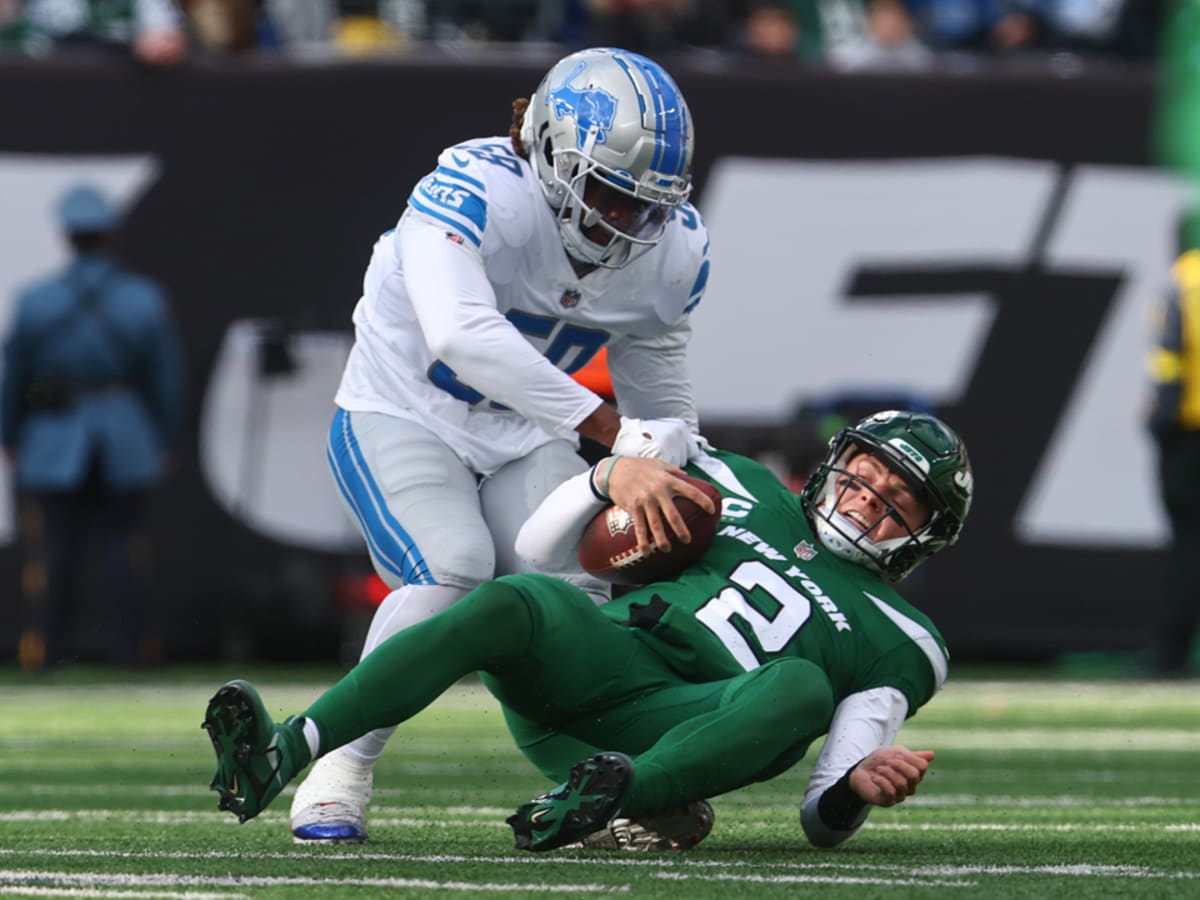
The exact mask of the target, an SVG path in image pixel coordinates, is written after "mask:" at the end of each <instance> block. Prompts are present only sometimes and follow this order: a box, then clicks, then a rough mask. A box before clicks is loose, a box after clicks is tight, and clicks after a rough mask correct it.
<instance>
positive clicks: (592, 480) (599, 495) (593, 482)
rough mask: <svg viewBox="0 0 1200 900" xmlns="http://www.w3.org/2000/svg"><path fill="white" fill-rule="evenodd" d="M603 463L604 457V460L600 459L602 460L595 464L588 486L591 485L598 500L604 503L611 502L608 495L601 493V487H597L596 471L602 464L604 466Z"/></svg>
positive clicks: (593, 494)
mask: <svg viewBox="0 0 1200 900" xmlns="http://www.w3.org/2000/svg"><path fill="white" fill-rule="evenodd" d="M603 464H604V460H603V459H602V460H600V462H598V463H596V464H595V465H594V466H592V474H591V476H590V477H589V478H588V487H590V488H591V489H592V496H593V497H595V498H596V499H597V500H600V501H602V502H604V503H608V502H609V499H608V497H606V496H605V495H604V494H602V493H600V488H598V487H596V473H597V471H598V470H599V469H600V466H602V465H603Z"/></svg>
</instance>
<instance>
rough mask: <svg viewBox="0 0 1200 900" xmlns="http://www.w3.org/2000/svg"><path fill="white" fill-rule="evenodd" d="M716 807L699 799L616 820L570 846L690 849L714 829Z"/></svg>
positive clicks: (593, 848)
mask: <svg viewBox="0 0 1200 900" xmlns="http://www.w3.org/2000/svg"><path fill="white" fill-rule="evenodd" d="M714 818H715V816H714V815H713V808H712V804H711V803H709V802H708V801H707V800H697V801H696V802H695V803H689V804H687V806H681V807H679V808H677V809H669V810H667V811H666V812H661V813H658V814H657V815H653V816H642V817H641V818H640V819H623V818H621V817H620V816H618V817H617V818H615V819H613V820H612V821H611V822H609V823H608V824H607V825H606V826H604V827H603V828H601V829H600V830H599V831H594V832H592V833H591V834H589V835H588V836H587V837H585V838H584V839H583V840H582V841H579V842H578V843H574V844H568V845H567V846H569V847H573V848H576V849H579V850H632V851H639V852H640V851H645V850H690V849H692V848H693V847H695V846H696V845H697V844H699V843H700V842H701V841H702V840H704V839H705V838H706V837H708V836H709V834H710V833H711V832H712V829H713V821H714Z"/></svg>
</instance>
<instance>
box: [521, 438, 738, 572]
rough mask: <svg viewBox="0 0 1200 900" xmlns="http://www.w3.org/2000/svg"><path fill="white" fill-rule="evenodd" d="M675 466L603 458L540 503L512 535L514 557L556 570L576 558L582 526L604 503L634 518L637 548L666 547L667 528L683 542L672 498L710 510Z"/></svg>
mask: <svg viewBox="0 0 1200 900" xmlns="http://www.w3.org/2000/svg"><path fill="white" fill-rule="evenodd" d="M684 474H685V473H684V471H683V469H680V468H679V467H678V466H674V465H671V464H670V463H667V462H663V461H662V460H658V459H641V458H638V457H626V456H621V457H612V456H610V457H606V458H605V459H602V460H600V462H598V463H596V465H594V466H593V467H592V468H591V469H590V470H589V471H587V472H581V473H580V474H578V475H576V476H575V477H573V478H570V479H568V480H567V481H565V482H563V483H562V484H560V485H559V486H558V487H557V488H555V489H554V490H553V491H551V492H550V495H549V496H547V497H546V499H545V500H543V501H542V502H541V504H540V505H539V506H538V508H537V509H535V510H534V511H533V514H532V515H531V516H530V517H529V518H528V519H527V520H526V522H525V524H524V525H523V526H521V531H520V532H519V533H518V534H517V541H516V551H517V554H518V555H519V556H521V557H522V558H523V559H525V560H527V561H529V562H530V563H532V564H533V565H535V566H537V567H540V568H550V569H561V568H565V567H567V566H568V565H570V564H571V563H572V562H573V561H574V558H575V552H576V547H577V546H578V544H579V538H580V536H581V535H582V534H583V529H584V526H585V525H587V523H588V522H589V521H591V519H592V517H593V516H595V515H596V513H598V512H599V511H600V510H602V509H604V508H605V507H606V506H608V504H609V503H616V504H617V505H618V506H620V507H621V508H622V509H624V510H626V511H627V512H629V513H630V514H631V515H632V516H633V519H634V529H635V531H636V533H637V536H638V544H639V545H640V546H641V547H642V549H648V548H649V546H650V543H651V542H654V543H656V544H658V546H659V547H662V548H664V549H669V548H670V546H671V541H670V539H669V538H668V537H667V528H668V527H669V528H670V529H671V530H672V531H674V533H675V534H677V535H679V536H680V537H683V538H685V539H686V537H687V535H688V529H687V525H686V524H685V523H684V521H683V517H682V516H680V514H679V510H678V508H677V507H676V506H675V503H674V497H675V496H676V495H682V496H684V497H688V498H689V499H691V500H694V501H695V502H696V503H697V504H699V505H700V506H701V507H702V508H703V509H704V510H706V511H707V512H710V513H711V512H714V511H715V510H714V509H713V504H712V500H711V499H710V498H709V497H708V495H707V494H705V493H704V492H703V491H701V490H700V489H699V488H697V487H695V486H693V485H692V484H689V483H688V482H687V481H685V480H684V478H683V476H684Z"/></svg>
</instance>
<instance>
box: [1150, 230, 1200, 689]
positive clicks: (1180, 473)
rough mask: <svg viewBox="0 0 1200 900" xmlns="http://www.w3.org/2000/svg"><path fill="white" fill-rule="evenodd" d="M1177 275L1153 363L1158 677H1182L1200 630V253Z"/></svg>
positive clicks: (1154, 651)
mask: <svg viewBox="0 0 1200 900" xmlns="http://www.w3.org/2000/svg"><path fill="white" fill-rule="evenodd" d="M1171 275H1172V289H1171V291H1170V293H1169V295H1168V297H1167V300H1166V303H1165V304H1164V306H1163V308H1162V310H1161V312H1160V315H1159V318H1158V323H1157V326H1158V327H1157V334H1156V336H1155V338H1156V339H1155V344H1154V347H1153V349H1152V351H1151V354H1150V359H1149V369H1150V374H1151V377H1152V379H1153V384H1154V393H1153V396H1152V403H1151V408H1150V415H1149V426H1150V432H1151V434H1152V435H1153V436H1154V438H1155V442H1156V443H1157V446H1158V454H1159V468H1158V473H1159V486H1160V490H1161V493H1162V501H1163V506H1164V507H1165V508H1166V512H1167V517H1168V519H1169V520H1170V522H1171V533H1172V540H1171V546H1170V549H1169V550H1168V552H1167V563H1166V577H1165V579H1164V583H1163V592H1162V599H1161V605H1160V613H1159V615H1158V617H1157V628H1156V630H1155V638H1154V645H1153V647H1152V648H1151V658H1150V667H1151V671H1152V673H1153V674H1155V675H1165V676H1180V675H1184V674H1187V672H1188V668H1189V663H1190V659H1191V650H1192V642H1193V639H1194V638H1195V636H1196V632H1197V626H1198V625H1200V565H1197V555H1198V554H1200V347H1197V346H1196V345H1195V341H1194V340H1193V339H1192V336H1194V335H1195V334H1196V332H1197V329H1200V249H1190V250H1187V251H1186V252H1185V253H1184V254H1183V255H1182V256H1180V258H1179V260H1178V261H1177V262H1176V263H1175V266H1174V268H1173V269H1172V272H1171Z"/></svg>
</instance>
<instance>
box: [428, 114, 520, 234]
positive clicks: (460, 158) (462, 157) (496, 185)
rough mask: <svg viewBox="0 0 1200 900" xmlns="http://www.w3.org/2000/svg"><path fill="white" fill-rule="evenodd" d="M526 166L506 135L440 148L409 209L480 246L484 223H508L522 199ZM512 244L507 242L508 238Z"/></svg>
mask: <svg viewBox="0 0 1200 900" xmlns="http://www.w3.org/2000/svg"><path fill="white" fill-rule="evenodd" d="M529 177H531V176H530V171H529V165H528V163H526V162H525V161H524V160H522V159H521V158H520V157H518V156H517V155H516V153H514V152H513V149H512V145H511V144H510V143H509V141H508V139H507V138H499V137H497V138H480V139H477V140H473V141H466V142H465V143H462V144H456V145H455V146H453V147H448V148H447V149H445V150H443V151H442V153H441V155H440V156H439V157H438V166H437V168H436V169H434V170H433V171H432V172H430V173H429V174H428V175H426V176H425V177H424V178H422V179H421V180H420V181H419V182H418V183H417V186H416V187H415V188H413V191H412V193H411V194H410V195H409V198H408V204H409V207H410V208H411V209H413V210H415V211H416V212H418V213H420V214H421V215H423V216H425V217H426V218H428V219H431V220H433V221H434V222H436V223H437V224H438V225H440V226H448V227H449V228H451V229H452V230H453V231H454V232H455V233H457V234H459V235H461V236H462V237H463V238H464V239H465V240H466V241H467V242H468V243H470V244H472V245H473V246H475V247H482V246H483V242H484V235H485V234H486V233H487V231H488V226H489V225H495V224H497V223H504V224H507V223H508V222H509V221H510V220H512V219H513V218H514V216H513V214H512V213H513V210H514V209H515V208H516V207H519V206H520V205H521V204H522V203H524V202H527V200H525V199H524V198H525V197H528V191H529V188H528V185H527V184H526V183H525V180H526V179H527V178H529ZM509 242H510V243H511V242H512V241H511V240H510V241H509Z"/></svg>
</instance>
